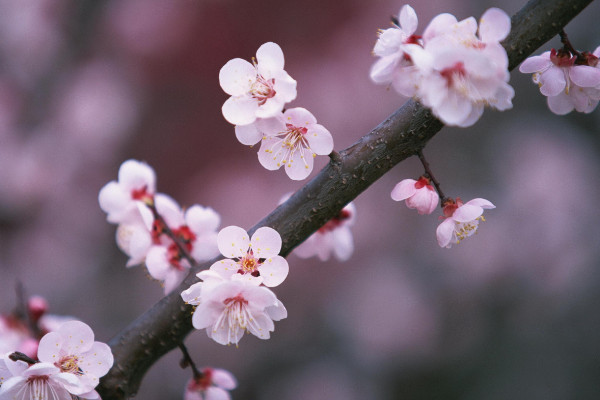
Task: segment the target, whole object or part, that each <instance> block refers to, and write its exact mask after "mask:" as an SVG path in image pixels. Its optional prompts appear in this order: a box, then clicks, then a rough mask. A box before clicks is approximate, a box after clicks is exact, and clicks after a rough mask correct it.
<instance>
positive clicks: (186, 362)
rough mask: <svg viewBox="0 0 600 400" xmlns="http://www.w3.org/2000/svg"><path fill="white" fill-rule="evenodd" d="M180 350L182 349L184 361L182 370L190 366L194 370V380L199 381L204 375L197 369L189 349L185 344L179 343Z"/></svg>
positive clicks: (182, 361)
mask: <svg viewBox="0 0 600 400" xmlns="http://www.w3.org/2000/svg"><path fill="white" fill-rule="evenodd" d="M179 348H180V349H181V352H182V353H183V360H181V368H186V367H187V366H188V365H189V366H190V368H192V373H193V374H194V379H196V380H198V379H200V378H202V376H203V375H204V374H203V373H202V372H200V371H199V370H198V368H197V367H196V364H195V363H194V360H192V357H191V356H190V353H189V352H188V350H187V347H185V344H183V342H181V343H179Z"/></svg>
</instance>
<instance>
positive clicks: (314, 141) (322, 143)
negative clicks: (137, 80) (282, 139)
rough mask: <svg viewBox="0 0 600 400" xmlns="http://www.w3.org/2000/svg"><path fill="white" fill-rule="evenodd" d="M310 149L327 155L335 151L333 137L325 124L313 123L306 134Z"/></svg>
mask: <svg viewBox="0 0 600 400" xmlns="http://www.w3.org/2000/svg"><path fill="white" fill-rule="evenodd" d="M305 138H306V140H307V141H308V144H309V146H310V149H311V150H312V151H313V152H314V153H315V154H318V155H321V156H326V155H328V154H330V153H331V152H332V151H333V137H332V136H331V133H329V131H328V130H327V129H325V127H324V126H323V125H319V124H313V125H311V126H310V127H309V128H308V130H307V132H306V135H305Z"/></svg>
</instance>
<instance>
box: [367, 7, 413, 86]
mask: <svg viewBox="0 0 600 400" xmlns="http://www.w3.org/2000/svg"><path fill="white" fill-rule="evenodd" d="M398 22H399V24H400V26H395V27H393V28H389V29H386V30H383V31H379V37H378V39H377V42H376V43H375V48H374V49H373V54H374V55H376V56H378V57H380V59H379V60H377V61H376V62H375V64H373V66H372V67H371V71H370V76H371V79H372V80H373V82H375V83H391V84H392V85H393V86H394V89H396V91H397V92H398V93H400V94H401V95H403V96H406V97H412V96H414V95H415V94H416V91H417V87H418V86H417V85H416V83H417V82H418V80H419V78H420V71H419V69H418V68H417V67H416V66H415V65H414V63H413V62H412V59H411V57H410V55H409V53H408V52H407V50H408V49H410V47H411V46H421V45H422V39H421V36H419V35H415V34H414V33H415V31H416V30H417V24H418V18H417V13H416V12H415V10H414V9H413V8H412V7H411V6H409V5H408V4H406V5H404V6H403V7H402V8H401V9H400V12H399V15H398Z"/></svg>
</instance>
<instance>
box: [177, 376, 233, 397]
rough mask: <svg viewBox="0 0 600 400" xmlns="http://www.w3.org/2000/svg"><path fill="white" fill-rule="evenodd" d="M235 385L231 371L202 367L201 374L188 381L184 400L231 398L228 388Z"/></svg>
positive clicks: (231, 388)
mask: <svg viewBox="0 0 600 400" xmlns="http://www.w3.org/2000/svg"><path fill="white" fill-rule="evenodd" d="M236 387H237V381H236V379H235V377H234V376H233V375H232V374H231V372H229V371H226V370H224V369H219V368H204V369H202V375H201V376H199V377H197V378H192V379H190V380H189V381H188V383H187V387H186V389H185V395H184V397H183V398H184V400H231V396H230V395H229V392H228V391H229V390H233V389H235V388H236Z"/></svg>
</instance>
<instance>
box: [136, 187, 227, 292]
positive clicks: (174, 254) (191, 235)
mask: <svg viewBox="0 0 600 400" xmlns="http://www.w3.org/2000/svg"><path fill="white" fill-rule="evenodd" d="M155 203H156V204H155V207H156V212H157V214H158V215H159V216H160V217H161V218H162V219H161V220H157V219H154V217H152V219H150V220H146V225H147V227H148V228H149V229H151V236H152V241H153V245H152V246H151V247H150V248H149V249H148V253H147V255H146V267H147V268H148V272H149V273H150V275H151V276H152V277H153V278H155V279H157V280H159V281H161V282H163V284H164V289H165V294H166V293H169V292H171V291H172V290H173V289H174V288H175V287H176V286H177V285H179V284H180V283H181V282H182V281H183V279H184V278H185V276H186V275H187V273H188V271H189V268H190V267H191V265H190V260H188V259H187V258H186V253H187V255H189V256H191V257H192V258H193V259H194V260H195V261H197V262H203V261H208V260H210V259H211V258H213V257H215V256H216V255H218V254H219V252H218V248H217V228H218V226H219V223H220V217H219V215H218V214H217V213H216V212H215V211H214V210H213V209H211V208H206V207H202V206H199V205H194V206H192V207H190V208H189V209H188V210H187V211H185V213H184V212H183V210H182V209H181V208H180V207H179V205H178V204H177V202H176V201H175V200H173V199H172V198H171V197H169V196H167V195H164V194H160V193H159V194H157V195H156V202H155ZM165 224H166V226H165ZM167 228H168V229H169V230H170V232H171V233H172V235H174V236H175V238H177V240H178V243H176V242H175V241H174V240H173V238H171V237H170V236H169V235H167V234H166V229H167ZM180 246H181V247H183V249H182V248H180ZM184 251H185V253H184Z"/></svg>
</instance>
